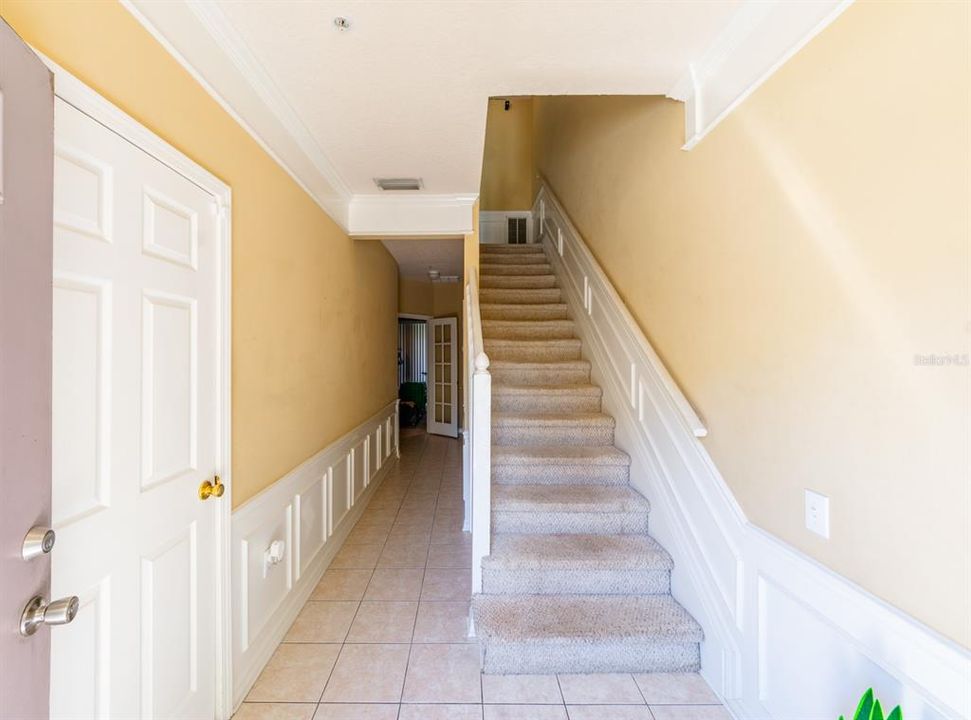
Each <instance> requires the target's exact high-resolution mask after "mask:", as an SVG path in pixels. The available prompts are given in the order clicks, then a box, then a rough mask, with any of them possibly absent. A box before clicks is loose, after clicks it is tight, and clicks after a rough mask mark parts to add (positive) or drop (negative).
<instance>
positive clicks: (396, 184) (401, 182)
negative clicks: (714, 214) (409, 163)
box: [374, 178, 422, 190]
mask: <svg viewBox="0 0 971 720" xmlns="http://www.w3.org/2000/svg"><path fill="white" fill-rule="evenodd" d="M374 184H375V185H377V186H378V187H379V188H381V189H382V190H421V186H422V182H421V178H374Z"/></svg>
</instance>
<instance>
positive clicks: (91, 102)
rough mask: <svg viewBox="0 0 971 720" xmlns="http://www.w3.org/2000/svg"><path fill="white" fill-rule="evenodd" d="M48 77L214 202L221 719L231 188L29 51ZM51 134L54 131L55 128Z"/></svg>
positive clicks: (228, 676) (227, 628) (229, 695)
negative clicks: (220, 489)
mask: <svg viewBox="0 0 971 720" xmlns="http://www.w3.org/2000/svg"><path fill="white" fill-rule="evenodd" d="M31 49H32V50H33V51H34V52H35V53H36V54H37V56H38V57H39V58H40V59H41V60H42V61H43V62H44V63H45V64H46V65H47V67H48V68H50V70H51V72H53V73H54V96H55V97H59V98H61V100H63V101H64V102H66V103H68V104H69V105H72V106H73V107H75V108H77V109H78V110H80V111H81V112H82V113H84V114H85V115H88V116H89V117H91V118H92V119H94V120H95V121H97V122H99V123H101V124H102V125H104V126H105V127H106V128H108V129H109V130H111V131H112V132H114V133H116V134H118V135H120V136H121V137H123V138H124V139H126V140H127V141H129V142H130V143H132V144H133V145H135V146H136V147H138V148H139V149H141V150H142V151H144V152H146V153H148V154H149V155H151V156H152V157H154V158H155V159H157V160H158V161H159V162H161V163H162V164H164V165H166V166H168V167H169V168H171V169H172V170H174V171H175V172H177V173H179V174H180V175H182V176H183V177H184V178H186V179H187V180H189V181H190V182H192V183H194V184H195V185H197V186H198V187H199V188H201V189H202V190H204V191H205V192H207V193H209V194H210V195H211V196H212V198H213V201H214V203H215V212H216V216H217V218H216V221H217V240H218V242H217V247H216V255H217V258H216V266H217V275H218V278H217V282H218V284H219V287H218V291H217V293H216V296H217V298H218V301H219V305H220V307H219V310H218V313H217V317H216V344H217V347H218V352H219V359H218V363H217V367H216V392H217V396H216V405H217V408H216V419H217V428H216V453H217V460H216V468H217V470H216V472H217V473H218V474H219V477H220V479H221V480H222V482H223V484H224V485H225V486H226V493H225V495H224V496H223V499H222V502H220V503H219V504H218V506H217V512H216V528H215V534H216V548H215V552H216V597H215V602H214V607H215V609H216V612H217V613H219V615H218V622H216V624H215V628H216V665H215V670H216V685H215V687H216V718H217V719H218V720H227V719H228V718H229V717H230V715H231V714H232V711H233V672H232V661H233V652H232V650H233V646H232V643H233V635H232V608H231V605H230V603H231V599H232V578H231V575H230V572H231V570H230V568H231V564H230V560H231V558H230V555H229V553H230V549H231V522H232V496H233V478H232V335H231V333H232V190H231V189H230V187H229V186H228V185H227V184H226V183H224V182H223V181H222V180H220V179H219V178H217V177H216V176H215V175H213V174H212V173H210V172H209V171H207V170H206V169H204V168H203V167H201V166H200V165H199V164H197V163H196V162H194V161H193V160H191V159H190V158H189V157H188V156H186V155H185V154H184V153H183V152H182V151H181V150H179V149H178V148H176V147H174V146H173V145H170V144H169V143H167V142H166V141H165V140H163V139H162V138H160V137H159V136H158V135H157V134H155V133H154V132H153V131H152V130H150V129H149V128H147V127H145V126H144V125H142V124H141V123H139V122H138V121H137V120H135V119H134V118H133V117H131V116H130V115H128V114H127V113H125V112H124V111H123V110H121V109H120V108H118V107H117V106H116V105H114V104H112V103H111V102H110V101H108V100H107V99H106V98H104V97H103V96H101V95H99V94H98V93H97V92H96V91H95V90H94V89H92V88H91V87H89V86H88V85H86V84H84V82H82V81H81V80H79V79H78V78H77V77H75V76H74V75H72V74H71V73H70V72H68V71H67V70H65V69H64V68H62V67H61V66H60V65H58V64H57V63H55V62H54V61H53V60H51V59H50V58H49V57H47V56H46V55H44V54H43V53H42V52H40V51H38V50H37V48H31ZM55 133H56V128H55Z"/></svg>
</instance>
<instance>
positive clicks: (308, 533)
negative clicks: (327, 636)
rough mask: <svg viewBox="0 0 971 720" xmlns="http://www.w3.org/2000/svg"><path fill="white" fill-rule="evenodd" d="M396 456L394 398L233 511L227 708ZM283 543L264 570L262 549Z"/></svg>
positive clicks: (245, 689) (240, 694) (304, 598)
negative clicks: (277, 557) (230, 690)
mask: <svg viewBox="0 0 971 720" xmlns="http://www.w3.org/2000/svg"><path fill="white" fill-rule="evenodd" d="M392 454H393V455H394V457H398V455H399V446H398V401H397V400H395V401H394V402H392V403H390V404H388V405H386V406H385V407H384V408H383V409H382V410H381V411H379V412H378V413H376V414H375V415H373V416H372V417H370V418H369V419H368V420H366V421H365V422H363V423H361V424H360V425H358V426H357V427H356V428H354V429H353V430H351V431H350V432H349V433H347V434H346V435H344V436H343V437H341V438H340V439H338V440H337V441H335V442H333V443H331V444H330V445H328V446H327V447H326V448H324V449H323V450H321V451H320V452H318V453H317V454H316V455H314V456H313V457H311V458H309V459H308V460H306V461H305V462H303V463H301V464H300V465H299V466H298V467H296V468H294V469H293V470H291V471H290V472H289V473H287V474H286V475H285V476H283V477H282V478H280V479H279V480H277V481H276V482H275V483H273V484H272V485H271V486H269V487H268V488H266V489H265V490H263V491H262V492H260V493H259V494H258V495H256V496H254V497H252V498H250V499H249V500H247V501H246V502H245V503H244V504H243V505H241V506H240V507H239V508H237V509H236V511H235V512H233V533H232V547H233V553H232V562H233V585H232V593H233V595H232V597H233V608H232V628H233V671H234V674H233V708H234V709H235V708H236V707H238V706H239V703H241V702H242V701H243V699H244V698H245V697H246V694H247V693H248V692H249V690H250V688H251V687H252V686H253V683H254V682H256V679H257V677H259V674H260V672H261V671H262V670H263V667H264V665H266V662H267V661H268V660H269V659H270V656H271V655H272V654H273V651H274V650H276V647H277V645H278V644H279V643H280V641H281V640H282V639H283V637H284V635H285V634H286V632H287V629H288V628H289V627H290V624H291V623H292V622H293V621H294V619H295V618H296V617H297V614H298V613H299V612H300V609H301V608H302V607H303V605H304V603H305V602H306V601H307V598H309V597H310V593H311V592H312V591H313V589H314V587H315V586H316V585H317V583H318V582H319V580H320V577H321V575H323V573H324V570H326V568H327V566H328V565H329V564H330V561H331V560H332V559H333V557H334V555H335V554H336V553H337V551H338V550H339V549H340V547H341V545H342V544H343V542H344V539H345V538H346V537H347V534H348V533H349V532H350V530H351V528H352V527H353V526H354V523H356V522H357V519H358V518H359V517H360V516H361V513H363V512H364V509H365V508H366V507H367V504H368V501H369V500H370V499H371V496H372V495H373V494H374V492H375V490H377V488H378V486H380V484H381V482H382V481H383V480H384V476H385V474H386V473H387V471H388V470H389V469H390V468H391V467H393V463H392V462H390V461H391V458H392ZM275 540H279V541H282V542H283V543H284V548H285V549H284V556H283V561H282V562H280V563H279V564H277V565H270V566H269V567H268V568H267V570H266V572H265V575H264V563H263V553H264V551H265V550H267V549H268V548H269V546H270V544H271V543H272V542H273V541H275Z"/></svg>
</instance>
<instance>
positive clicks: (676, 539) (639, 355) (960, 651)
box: [534, 185, 971, 720]
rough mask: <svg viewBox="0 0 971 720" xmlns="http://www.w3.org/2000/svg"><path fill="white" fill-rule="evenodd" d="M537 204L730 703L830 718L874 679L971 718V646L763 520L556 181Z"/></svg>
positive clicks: (938, 712) (923, 710)
mask: <svg viewBox="0 0 971 720" xmlns="http://www.w3.org/2000/svg"><path fill="white" fill-rule="evenodd" d="M534 216H535V217H536V218H537V221H538V223H539V225H540V226H541V227H540V234H541V241H542V243H543V246H544V248H545V251H546V254H547V255H548V256H549V258H550V263H551V264H552V266H553V269H554V272H555V273H556V275H557V277H558V279H559V283H560V287H561V289H562V291H563V296H564V301H565V302H567V303H568V305H569V307H570V312H571V316H572V317H573V318H574V320H575V321H576V326H577V334H578V335H579V336H580V338H581V339H582V340H583V352H584V355H585V357H587V359H589V360H590V361H591V364H592V365H593V380H594V382H596V383H597V384H599V385H600V386H601V387H602V388H603V392H604V396H603V399H604V412H606V413H608V414H610V415H612V416H613V417H614V418H615V420H616V423H617V426H616V442H617V445H618V447H620V448H621V449H622V450H624V451H625V452H627V453H628V454H629V455H630V456H631V462H632V465H631V483H632V485H633V486H634V487H635V488H636V489H637V490H638V491H640V492H641V493H642V494H644V495H645V497H647V498H648V499H649V500H650V501H651V534H652V535H653V536H655V537H656V538H657V539H658V540H659V541H660V542H661V544H662V545H664V547H665V548H667V550H668V551H669V552H670V553H671V555H672V557H673V558H674V561H675V569H674V572H673V574H672V587H673V592H674V595H675V597H676V599H677V600H678V601H679V602H681V603H682V604H683V605H684V606H685V607H686V608H687V609H688V610H689V611H690V612H691V613H692V614H693V615H694V616H695V617H696V618H697V619H698V621H699V622H700V623H701V625H702V627H703V628H704V630H705V637H706V639H705V642H704V643H703V644H702V674H703V675H704V676H705V678H706V679H707V680H708V682H709V683H710V684H711V686H712V687H713V688H714V689H715V691H716V692H717V693H718V694H719V695H720V696H721V697H722V699H723V700H724V702H725V704H726V706H727V707H728V708H729V709H730V711H731V712H732V714H733V715H734V716H735V717H736V718H739V719H743V718H744V719H745V720H748V719H749V718H752V719H756V718H758V719H760V720H762V719H766V718H773V719H777V720H793V719H795V718H799V720H816V719H817V718H818V719H819V720H833V718H836V717H838V716H839V714H840V713H843V714H844V715H849V714H850V713H852V712H853V709H854V708H855V707H856V702H857V701H858V699H859V696H860V695H861V694H862V693H863V691H864V690H865V689H866V688H867V687H870V686H873V687H874V688H875V689H876V691H877V694H878V696H879V697H881V698H882V700H883V701H884V702H889V703H891V704H896V703H901V704H902V705H903V706H904V708H903V709H904V716H905V717H906V718H907V719H908V720H913V719H922V720H945V719H946V720H956V719H957V718H964V719H965V720H967V719H968V718H971V651H968V650H967V649H966V648H963V647H960V646H959V645H957V644H956V643H954V642H952V641H950V640H947V639H945V638H943V637H941V636H940V635H938V634H937V633H935V632H933V631H932V630H930V629H928V628H927V627H925V626H924V625H922V624H921V623H919V622H917V621H916V620H915V619H913V618H911V617H909V616H907V615H906V614H904V613H903V612H901V611H899V610H897V609H895V608H893V607H891V606H890V605H888V604H887V603H885V602H883V601H881V600H879V599H878V598H876V597H874V596H873V595H871V594H870V593H868V592H866V591H865V590H863V589H862V588H860V587H858V586H856V585H854V584H853V583H852V582H850V581H849V580H847V579H846V578H843V577H841V576H839V575H837V574H836V573H834V572H833V571H831V570H829V569H828V568H826V567H823V566H822V565H820V564H819V563H817V562H816V561H814V560H813V559H811V558H809V557H808V556H806V555H804V554H803V553H800V552H799V551H797V550H795V549H793V548H792V547H790V546H789V545H787V544H785V543H784V542H782V541H781V540H779V539H778V538H776V537H774V536H772V535H769V534H768V533H765V532H763V531H762V530H760V529H758V528H757V527H755V526H754V525H752V524H751V523H750V522H749V521H748V519H747V518H746V517H745V515H744V513H743V512H742V510H741V508H740V507H739V505H738V504H737V502H736V501H735V498H734V496H733V494H732V492H731V490H730V489H729V487H728V486H727V484H726V483H725V481H724V479H723V478H722V476H721V475H720V473H719V472H718V469H717V468H716V467H715V465H714V463H713V462H712V460H711V457H710V456H709V455H708V453H707V451H706V450H705V448H704V446H703V445H702V443H701V441H700V439H699V438H700V436H701V435H702V433H701V432H699V431H700V430H701V429H703V428H704V426H703V425H701V426H700V427H699V426H697V425H695V424H694V421H693V420H692V417H691V415H690V414H687V412H686V411H687V408H686V407H685V404H686V403H687V401H686V400H685V401H684V402H683V403H682V402H679V396H680V391H679V390H677V387H676V386H674V385H673V381H671V380H670V376H669V375H668V373H667V372H666V371H664V369H663V366H662V365H661V364H660V360H659V359H657V356H656V355H655V354H653V351H650V345H649V344H648V343H647V340H646V339H645V338H644V337H643V333H642V332H641V330H640V328H639V326H637V324H636V323H635V322H634V320H633V318H632V317H631V315H630V313H629V312H628V311H627V310H626V308H625V307H624V306H623V303H622V301H621V300H620V298H619V296H618V295H617V294H616V292H615V291H614V289H613V288H612V287H611V286H610V284H609V281H607V279H606V276H605V275H604V274H603V272H602V270H601V268H600V267H599V266H598V265H597V264H596V261H595V260H594V259H593V256H592V255H591V254H590V252H589V250H588V249H587V248H586V246H585V245H584V243H583V240H582V238H581V237H580V236H579V234H578V233H577V232H576V230H575V228H574V227H573V225H572V223H570V221H569V218H568V217H567V216H566V213H565V211H564V210H563V208H562V207H561V206H560V204H559V202H557V200H556V198H555V197H554V196H553V195H552V193H551V192H550V191H549V189H548V188H547V187H546V186H545V185H544V186H543V187H542V189H541V190H540V193H539V196H538V197H537V200H536V204H535V205H534ZM649 351H650V352H649ZM681 398H682V399H683V396H681ZM688 408H690V405H689V406H688Z"/></svg>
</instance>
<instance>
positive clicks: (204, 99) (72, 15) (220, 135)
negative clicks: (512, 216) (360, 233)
mask: <svg viewBox="0 0 971 720" xmlns="http://www.w3.org/2000/svg"><path fill="white" fill-rule="evenodd" d="M0 14H2V16H3V18H4V19H5V20H6V21H7V22H8V23H9V24H10V25H11V26H12V27H13V28H14V30H16V31H17V32H18V33H19V34H20V35H21V37H23V38H24V39H25V40H26V41H27V42H29V43H31V44H32V45H33V46H34V47H36V48H37V49H38V50H40V51H41V52H43V53H45V54H46V55H48V56H49V57H50V58H51V59H53V60H54V61H55V62H57V63H59V64H60V65H61V66H63V67H64V68H65V69H67V70H68V71H70V72H71V73H73V74H74V75H76V76H77V77H78V78H80V79H81V80H82V81H84V82H85V83H87V84H88V85H90V86H91V87H93V88H94V89H95V90H97V91H98V92H100V93H101V94H102V95H104V96H105V97H106V98H108V99H109V100H111V101H112V102H113V103H115V104H116V105H118V106H119V107H120V108H121V109H123V110H124V111H125V112H127V113H128V114H130V115H132V116H133V117H134V118H135V119H137V120H138V121H139V122H141V123H142V124H144V125H145V126H147V127H148V128H150V129H152V130H153V131H155V132H156V133H157V134H158V135H160V136H161V137H163V138H164V139H165V140H167V141H168V142H170V143H171V144H172V145H174V146H175V147H177V148H179V149H180V150H181V151H182V152H184V153H185V154H186V155H188V156H189V157H190V158H192V159H193V160H195V161H196V162H198V163H199V164H200V165H202V166H203V167H205V168H206V169H208V170H209V171H210V172H212V173H213V174H214V175H216V176H218V177H220V178H221V179H222V180H223V181H225V182H226V183H227V184H229V185H230V186H231V187H232V191H233V218H232V222H233V418H232V422H233V482H234V487H233V505H234V506H238V505H239V504H240V503H242V502H243V501H244V500H246V499H247V498H249V497H251V496H253V495H254V494H256V493H257V492H259V491H260V490H262V489H263V488H265V487H266V486H267V485H269V484H271V483H272V482H274V481H275V480H277V479H279V478H280V477H281V476H282V475H284V474H285V473H286V472H288V471H289V470H291V469H292V468H293V467H295V466H296V465H298V464H299V463H301V462H302V461H303V460H305V459H306V458H308V457H310V456H311V455H313V454H314V453H316V452H317V451H318V450H320V449H321V448H323V447H325V446H326V445H328V444H329V443H331V442H332V441H334V440H336V439H337V438H338V437H340V436H341V435H343V434H344V433H345V432H347V431H348V430H350V429H351V428H353V427H354V426H356V425H358V424H359V423H361V422H362V421H364V420H365V419H367V418H368V417H369V416H370V415H372V414H373V413H375V412H377V410H379V409H380V408H381V407H383V406H384V405H385V404H386V403H388V402H391V401H392V400H393V399H394V397H395V395H396V392H395V347H396V342H397V340H396V327H395V311H396V306H397V295H396V292H397V289H396V280H397V267H396V265H395V262H394V260H393V258H392V257H391V256H390V254H389V253H388V252H387V251H386V250H385V249H384V247H383V246H382V245H381V244H380V243H378V242H361V241H358V242H354V241H351V240H350V239H348V237H347V236H346V235H345V234H344V233H343V232H342V231H341V230H340V228H338V227H337V226H336V225H335V224H334V223H333V222H332V221H331V220H330V218H329V217H328V216H327V215H326V214H324V212H323V211H322V210H321V209H320V208H319V207H318V206H317V205H316V204H315V203H314V202H313V201H312V200H311V199H310V198H309V197H308V196H307V195H306V194H305V193H304V192H303V190H301V189H300V187H299V186H298V185H296V183H294V182H293V180H291V178H290V177H289V176H288V175H287V174H286V173H285V172H284V170H283V169H282V168H281V167H280V166H279V165H277V164H276V163H275V162H274V161H273V160H272V159H271V158H270V157H269V156H268V155H267V154H266V153H265V152H264V151H263V150H262V149H261V148H260V147H259V145H257V143H256V142H255V141H254V140H253V139H252V138H251V137H250V136H249V135H248V134H247V133H246V132H245V131H244V130H243V129H242V128H241V127H240V126H239V125H237V124H236V122H235V121H234V120H233V119H232V118H231V117H230V116H229V115H227V114H226V113H225V112H224V111H223V110H222V108H220V107H219V105H218V104H217V103H216V102H215V101H214V100H213V99H212V98H211V97H210V96H209V95H207V94H206V92H205V91H204V90H203V89H202V88H201V87H200V86H199V85H198V83H196V82H195V80H193V79H192V77H191V76H190V75H189V74H188V73H187V72H185V70H183V69H182V67H181V66H180V65H179V64H178V63H177V62H176V61H175V60H174V59H173V58H172V57H171V56H170V55H168V54H167V53H166V52H165V50H164V49H163V48H162V47H161V46H160V45H159V44H158V43H157V42H156V41H155V40H154V39H153V38H152V37H151V36H150V35H149V34H148V33H147V32H146V31H145V30H144V29H143V28H142V27H141V25H139V24H138V23H137V22H136V21H135V19H134V18H133V17H132V16H131V15H129V14H128V12H127V11H125V10H124V9H123V8H122V6H121V5H119V4H117V3H115V2H61V1H58V0H45V1H44V2H38V1H36V0H33V1H31V0H26V1H25V0H0Z"/></svg>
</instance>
